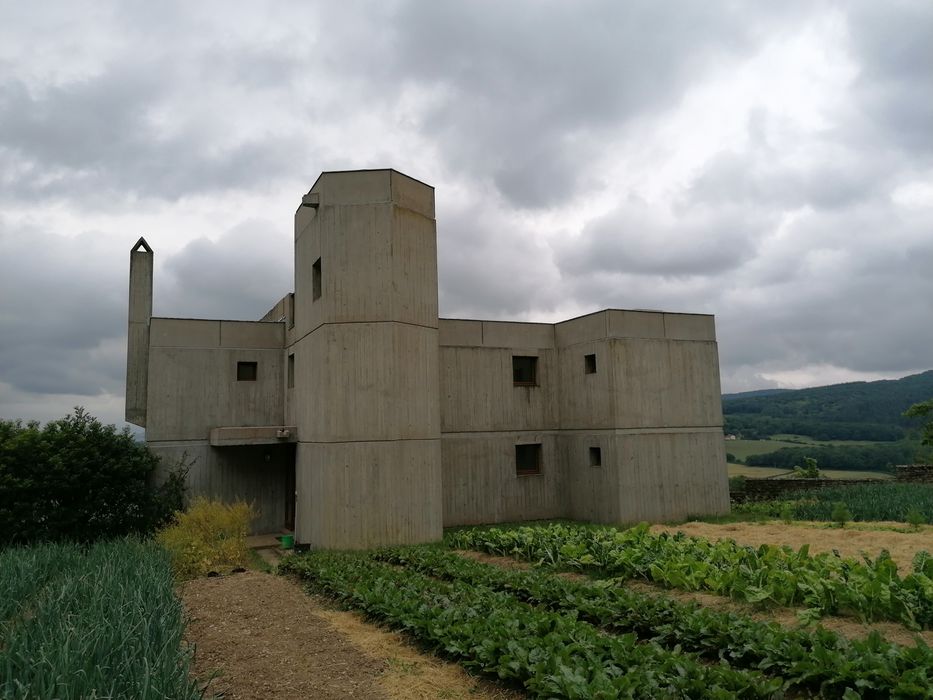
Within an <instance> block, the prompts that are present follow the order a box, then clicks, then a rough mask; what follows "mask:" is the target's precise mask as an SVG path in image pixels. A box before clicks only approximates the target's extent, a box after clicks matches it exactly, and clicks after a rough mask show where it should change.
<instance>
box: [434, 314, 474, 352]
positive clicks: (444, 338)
mask: <svg viewBox="0 0 933 700" xmlns="http://www.w3.org/2000/svg"><path fill="white" fill-rule="evenodd" d="M437 329H438V333H439V335H438V338H439V341H438V342H439V343H440V345H442V346H443V345H460V346H470V347H480V346H482V344H483V322H482V321H460V320H457V319H452V318H441V319H438V326H437Z"/></svg>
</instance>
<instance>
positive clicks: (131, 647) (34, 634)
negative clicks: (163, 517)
mask: <svg viewBox="0 0 933 700" xmlns="http://www.w3.org/2000/svg"><path fill="white" fill-rule="evenodd" d="M183 630H184V626H183V611H182V607H181V603H180V602H179V601H178V599H177V598H176V597H175V594H174V590H173V582H172V574H171V571H170V569H169V563H168V557H167V555H166V553H165V552H164V551H163V550H162V549H161V548H160V547H158V546H156V545H154V544H151V543H142V542H139V541H136V540H132V539H124V540H114V541H110V542H99V543H97V544H94V545H91V546H90V547H89V548H87V549H83V548H81V547H80V546H78V545H66V544H43V545H35V546H33V547H11V548H8V549H5V550H3V551H0V697H3V698H30V699H39V700H41V699H46V698H48V699H50V700H51V699H52V698H54V699H55V700H71V699H75V700H77V699H78V698H137V699H139V700H149V699H152V700H162V699H164V698H179V699H183V698H192V699H193V698H199V697H200V692H199V691H198V688H197V686H196V684H195V683H194V681H192V680H191V679H190V677H189V668H190V658H189V656H190V655H189V652H188V651H187V650H186V649H185V647H184V646H183V641H182V634H183Z"/></svg>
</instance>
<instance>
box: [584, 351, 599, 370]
mask: <svg viewBox="0 0 933 700" xmlns="http://www.w3.org/2000/svg"><path fill="white" fill-rule="evenodd" d="M583 371H584V372H586V373H587V374H596V355H595V354H593V355H584V356H583Z"/></svg>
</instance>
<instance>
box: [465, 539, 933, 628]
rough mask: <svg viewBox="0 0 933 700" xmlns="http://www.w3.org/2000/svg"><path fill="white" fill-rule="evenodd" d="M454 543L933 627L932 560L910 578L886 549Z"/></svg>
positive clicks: (755, 599) (657, 542)
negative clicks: (855, 555)
mask: <svg viewBox="0 0 933 700" xmlns="http://www.w3.org/2000/svg"><path fill="white" fill-rule="evenodd" d="M447 537H448V543H449V544H450V545H451V546H454V547H459V548H463V549H477V550H481V551H484V552H489V553H492V554H501V555H506V556H512V557H518V558H520V559H524V560H526V561H530V562H535V563H539V564H544V565H547V566H554V567H558V568H561V569H565V570H573V571H581V572H585V573H589V574H594V575H597V576H603V577H613V578H617V579H630V578H636V579H643V580H646V581H652V582H655V583H658V584H660V585H663V586H666V587H668V588H677V589H682V590H687V591H710V592H713V593H717V594H719V595H725V596H729V597H731V598H734V599H736V600H742V601H746V602H750V603H758V604H761V605H786V606H794V607H804V608H807V613H806V614H805V617H808V618H810V619H815V618H818V617H819V616H821V615H826V614H842V615H853V616H856V617H859V618H860V619H862V620H892V621H895V622H900V623H903V624H905V625H906V626H908V627H910V628H912V629H919V628H925V629H930V628H933V557H931V556H930V554H929V553H927V552H924V551H921V552H919V553H918V554H917V555H916V557H915V558H914V561H913V566H912V567H911V570H910V571H909V572H907V573H905V574H904V575H903V576H901V575H900V574H899V573H898V570H897V565H896V564H895V563H894V561H892V559H891V557H890V555H888V554H887V552H882V553H881V555H879V556H878V557H877V558H875V559H871V558H868V557H864V558H863V559H862V560H861V561H859V560H856V559H852V558H846V557H841V556H838V555H837V554H834V553H832V554H831V553H821V554H816V555H812V556H811V555H810V553H809V551H808V547H807V546H806V545H804V546H803V547H802V548H801V549H800V550H798V551H794V550H793V549H791V548H789V547H776V546H771V545H762V546H761V547H758V548H755V547H747V546H741V545H738V544H736V543H735V542H733V541H731V540H720V541H716V542H711V541H709V540H706V539H703V538H697V537H687V536H685V535H684V534H682V533H677V534H675V535H671V534H667V533H662V534H652V533H651V532H649V531H648V526H647V525H641V526H638V527H634V528H630V529H628V530H618V529H615V528H608V527H592V526H580V525H567V524H550V525H542V526H533V527H532V526H528V527H517V528H488V529H483V528H477V529H471V530H460V531H457V532H453V533H449V534H448V536H447Z"/></svg>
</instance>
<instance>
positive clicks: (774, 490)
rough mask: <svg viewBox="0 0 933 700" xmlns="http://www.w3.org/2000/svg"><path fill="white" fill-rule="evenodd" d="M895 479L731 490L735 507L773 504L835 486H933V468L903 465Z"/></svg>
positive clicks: (763, 483)
mask: <svg viewBox="0 0 933 700" xmlns="http://www.w3.org/2000/svg"><path fill="white" fill-rule="evenodd" d="M894 469H895V477H894V479H746V480H745V483H744V485H743V488H742V489H741V490H730V492H729V497H730V499H731V500H732V502H733V503H744V502H746V501H770V500H775V499H780V498H781V497H782V496H785V495H787V494H791V493H794V492H798V491H812V490H814V489H822V488H829V487H834V486H855V485H859V484H878V483H914V484H916V483H926V484H929V483H933V464H902V465H898V466H896V467H895V468H894Z"/></svg>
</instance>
